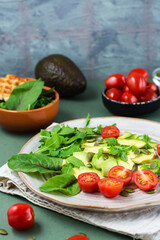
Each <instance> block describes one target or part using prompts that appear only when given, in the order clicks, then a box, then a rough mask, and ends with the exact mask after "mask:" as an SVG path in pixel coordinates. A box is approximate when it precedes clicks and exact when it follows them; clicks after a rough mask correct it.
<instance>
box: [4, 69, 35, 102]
mask: <svg viewBox="0 0 160 240" xmlns="http://www.w3.org/2000/svg"><path fill="white" fill-rule="evenodd" d="M33 80H35V79H33V78H28V77H21V76H17V75H13V74H8V75H6V76H5V77H0V100H4V101H7V100H8V98H9V96H10V94H11V92H12V91H13V89H14V88H15V87H16V86H18V85H20V84H22V83H25V82H27V81H33Z"/></svg>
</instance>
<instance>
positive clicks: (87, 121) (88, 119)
mask: <svg viewBox="0 0 160 240" xmlns="http://www.w3.org/2000/svg"><path fill="white" fill-rule="evenodd" d="M90 120H91V119H90V114H89V113H88V115H87V118H86V123H85V127H87V126H88V125H89V123H90Z"/></svg>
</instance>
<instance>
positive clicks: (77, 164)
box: [66, 156, 85, 168]
mask: <svg viewBox="0 0 160 240" xmlns="http://www.w3.org/2000/svg"><path fill="white" fill-rule="evenodd" d="M66 161H67V162H68V163H71V164H73V166H75V167H78V168H79V167H83V166H85V164H84V163H83V162H82V161H81V160H80V159H78V158H76V157H74V156H70V157H68V158H67V159H66Z"/></svg>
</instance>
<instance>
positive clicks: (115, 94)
mask: <svg viewBox="0 0 160 240" xmlns="http://www.w3.org/2000/svg"><path fill="white" fill-rule="evenodd" d="M121 95H122V92H121V90H120V89H118V88H110V89H108V90H107V91H106V97H108V98H110V99H112V100H115V101H118V100H120V98H121Z"/></svg>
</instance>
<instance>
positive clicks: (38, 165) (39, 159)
mask: <svg viewBox="0 0 160 240" xmlns="http://www.w3.org/2000/svg"><path fill="white" fill-rule="evenodd" d="M8 167H9V168H11V169H13V170H16V171H20V172H26V173H27V172H40V173H48V172H57V173H58V172H60V170H61V168H62V159H61V158H51V157H48V156H45V155H44V154H35V153H31V154H26V153H23V154H17V155H14V156H12V157H11V158H10V159H9V160H8Z"/></svg>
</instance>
